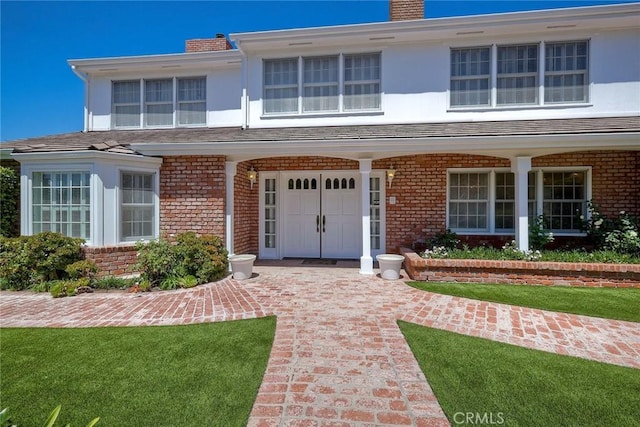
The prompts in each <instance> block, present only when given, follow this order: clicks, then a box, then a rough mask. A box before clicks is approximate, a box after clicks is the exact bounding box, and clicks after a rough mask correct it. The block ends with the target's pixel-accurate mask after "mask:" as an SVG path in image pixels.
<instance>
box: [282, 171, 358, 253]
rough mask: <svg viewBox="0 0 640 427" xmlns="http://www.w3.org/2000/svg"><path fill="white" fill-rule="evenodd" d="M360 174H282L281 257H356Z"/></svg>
mask: <svg viewBox="0 0 640 427" xmlns="http://www.w3.org/2000/svg"><path fill="white" fill-rule="evenodd" d="M359 178H360V177H359V174H358V173H357V172H322V173H321V172H292V173H287V174H284V180H283V184H284V189H283V191H284V200H283V202H284V206H283V212H284V217H283V219H284V227H282V228H283V234H284V236H283V237H284V239H283V242H284V247H283V256H284V257H303V258H358V257H359V256H360V252H361V248H362V226H361V221H362V219H361V216H360V199H361V198H360V197H359V189H360V183H359Z"/></svg>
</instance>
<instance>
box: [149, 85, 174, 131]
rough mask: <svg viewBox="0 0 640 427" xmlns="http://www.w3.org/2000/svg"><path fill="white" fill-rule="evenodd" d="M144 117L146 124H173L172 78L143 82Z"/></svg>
mask: <svg viewBox="0 0 640 427" xmlns="http://www.w3.org/2000/svg"><path fill="white" fill-rule="evenodd" d="M144 119H145V125H146V126H172V125H173V80H172V79H157V80H145V82H144Z"/></svg>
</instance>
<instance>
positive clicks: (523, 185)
mask: <svg viewBox="0 0 640 427" xmlns="http://www.w3.org/2000/svg"><path fill="white" fill-rule="evenodd" d="M530 170H531V157H516V158H514V159H511V172H513V174H514V175H515V182H514V184H515V185H514V186H515V192H516V194H515V206H514V208H515V220H516V224H515V225H516V236H515V237H516V245H517V246H518V249H520V250H521V251H528V250H529V203H528V199H529V198H528V180H529V175H528V174H529V171H530Z"/></svg>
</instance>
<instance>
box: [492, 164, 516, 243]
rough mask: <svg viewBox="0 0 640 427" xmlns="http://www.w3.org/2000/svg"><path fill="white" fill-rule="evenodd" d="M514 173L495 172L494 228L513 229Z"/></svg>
mask: <svg viewBox="0 0 640 427" xmlns="http://www.w3.org/2000/svg"><path fill="white" fill-rule="evenodd" d="M514 200H515V185H514V175H513V173H511V172H496V201H495V203H494V206H495V228H496V230H513V229H514V214H515V211H514Z"/></svg>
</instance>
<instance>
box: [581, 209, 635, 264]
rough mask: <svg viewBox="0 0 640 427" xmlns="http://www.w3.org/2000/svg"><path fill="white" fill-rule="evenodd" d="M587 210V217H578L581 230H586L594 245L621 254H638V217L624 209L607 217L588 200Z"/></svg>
mask: <svg viewBox="0 0 640 427" xmlns="http://www.w3.org/2000/svg"><path fill="white" fill-rule="evenodd" d="M588 210H589V213H590V215H589V219H587V220H585V219H584V217H582V216H581V217H580V220H581V230H582V231H586V232H587V236H588V237H589V239H590V240H591V242H592V243H593V244H594V245H595V246H597V247H599V248H603V249H605V250H612V251H615V252H618V253H623V254H640V223H639V222H638V218H636V217H635V216H633V215H630V214H628V213H626V212H625V211H621V212H620V214H619V215H618V217H617V218H615V219H611V218H607V216H605V215H603V214H602V213H600V209H599V207H598V205H596V204H594V203H593V202H592V201H589V202H588Z"/></svg>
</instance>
